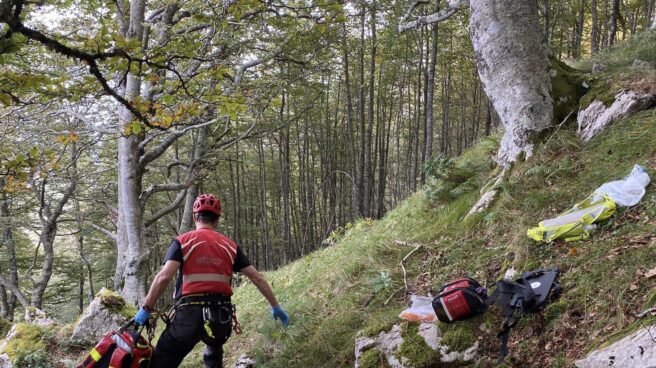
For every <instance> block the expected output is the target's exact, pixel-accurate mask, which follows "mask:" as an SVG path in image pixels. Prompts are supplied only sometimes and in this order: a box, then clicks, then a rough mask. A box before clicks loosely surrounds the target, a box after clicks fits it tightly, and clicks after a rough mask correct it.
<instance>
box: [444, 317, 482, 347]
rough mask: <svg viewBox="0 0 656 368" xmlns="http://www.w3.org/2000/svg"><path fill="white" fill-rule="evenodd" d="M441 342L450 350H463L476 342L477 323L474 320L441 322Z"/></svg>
mask: <svg viewBox="0 0 656 368" xmlns="http://www.w3.org/2000/svg"><path fill="white" fill-rule="evenodd" d="M440 328H441V329H442V333H443V335H442V340H441V343H442V344H443V345H446V346H448V347H449V350H451V351H464V350H467V349H468V348H470V347H471V346H472V345H474V344H475V343H476V333H477V329H478V327H477V325H476V323H475V322H474V320H467V321H462V322H460V323H454V324H442V325H440Z"/></svg>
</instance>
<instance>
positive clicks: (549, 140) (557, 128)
mask: <svg viewBox="0 0 656 368" xmlns="http://www.w3.org/2000/svg"><path fill="white" fill-rule="evenodd" d="M573 113H574V110H572V111H570V112H569V114H567V116H565V119H563V121H562V122H561V123H560V124H558V127H556V130H554V132H553V133H552V134H551V136H550V137H549V139H547V141H546V142H545V143H544V145H545V147H546V146H547V145H548V144H549V142H551V138H553V137H554V135H556V133H558V131H559V130H560V128H561V127H562V126H563V124H565V122H566V121H567V120H568V119H569V117H570V116H572V114H573Z"/></svg>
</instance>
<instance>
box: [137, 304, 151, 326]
mask: <svg viewBox="0 0 656 368" xmlns="http://www.w3.org/2000/svg"><path fill="white" fill-rule="evenodd" d="M148 317H150V312H148V311H147V310H145V309H144V308H143V307H141V309H139V312H137V315H136V316H134V323H136V324H137V325H138V326H143V325H145V324H146V322H148Z"/></svg>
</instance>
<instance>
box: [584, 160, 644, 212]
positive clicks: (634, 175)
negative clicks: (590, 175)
mask: <svg viewBox="0 0 656 368" xmlns="http://www.w3.org/2000/svg"><path fill="white" fill-rule="evenodd" d="M649 181H650V179H649V174H647V170H646V169H645V168H644V167H642V166H640V165H635V166H633V170H631V173H630V174H629V175H628V176H627V177H625V178H624V179H623V180H616V181H611V182H608V183H604V184H602V185H601V186H600V187H599V188H597V189H596V190H595V196H598V197H599V198H601V196H602V194H605V195H607V196H608V197H609V198H610V199H612V200H613V201H615V203H617V204H618V205H619V206H625V207H630V206H635V205H636V204H638V202H640V200H641V199H642V196H644V195H645V188H646V187H647V185H649Z"/></svg>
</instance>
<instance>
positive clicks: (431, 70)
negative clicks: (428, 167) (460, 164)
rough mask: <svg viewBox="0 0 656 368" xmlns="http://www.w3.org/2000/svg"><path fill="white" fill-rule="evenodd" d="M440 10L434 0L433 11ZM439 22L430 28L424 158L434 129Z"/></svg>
mask: <svg viewBox="0 0 656 368" xmlns="http://www.w3.org/2000/svg"><path fill="white" fill-rule="evenodd" d="M439 10H440V0H435V11H439ZM438 26H439V24H433V25H432V30H431V36H432V37H431V51H430V64H429V65H428V83H427V86H426V89H427V93H426V96H427V100H426V147H425V150H424V152H425V154H424V157H426V160H428V159H430V157H431V156H432V155H433V131H434V123H433V120H434V116H433V115H434V113H433V101H434V95H435V68H436V65H437V37H438Z"/></svg>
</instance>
